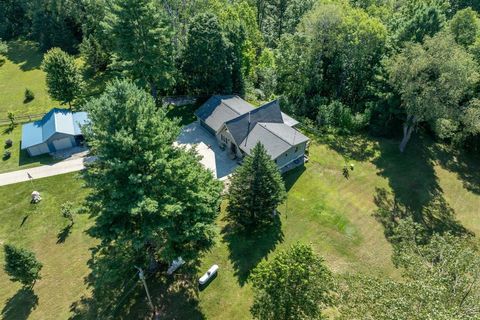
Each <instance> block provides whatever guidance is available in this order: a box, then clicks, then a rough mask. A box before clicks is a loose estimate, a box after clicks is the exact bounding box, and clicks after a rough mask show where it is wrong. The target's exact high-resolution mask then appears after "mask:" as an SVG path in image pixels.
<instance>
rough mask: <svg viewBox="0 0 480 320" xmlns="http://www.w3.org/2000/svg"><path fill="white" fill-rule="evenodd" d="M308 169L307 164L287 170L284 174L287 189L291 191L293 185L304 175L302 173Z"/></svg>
mask: <svg viewBox="0 0 480 320" xmlns="http://www.w3.org/2000/svg"><path fill="white" fill-rule="evenodd" d="M305 170H307V168H305V165H303V166H300V167H296V168H294V169H292V170H290V171H287V172H285V173H284V174H283V181H285V189H286V190H287V192H288V191H290V189H292V187H293V186H294V185H295V183H296V182H297V180H298V179H300V177H301V176H302V174H303V173H304V172H305Z"/></svg>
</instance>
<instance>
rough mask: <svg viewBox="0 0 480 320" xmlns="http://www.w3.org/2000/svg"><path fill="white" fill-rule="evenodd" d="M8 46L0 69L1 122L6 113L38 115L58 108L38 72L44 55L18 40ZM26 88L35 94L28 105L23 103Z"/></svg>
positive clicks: (43, 74) (33, 46)
mask: <svg viewBox="0 0 480 320" xmlns="http://www.w3.org/2000/svg"><path fill="white" fill-rule="evenodd" d="M8 45H9V51H8V53H7V56H6V58H7V59H6V61H5V64H4V65H3V66H1V67H0V119H6V118H7V114H8V112H13V113H14V114H15V115H17V116H20V115H25V114H39V113H45V112H48V111H49V110H50V109H51V108H53V107H56V106H58V105H59V104H58V102H55V101H54V100H52V99H51V98H50V97H49V95H48V93H47V89H46V84H45V73H44V72H43V71H42V70H40V65H41V63H42V59H43V54H42V53H41V52H40V51H39V50H38V49H37V47H36V46H35V44H33V43H31V42H26V41H20V40H19V41H11V42H9V43H8ZM26 88H28V89H30V90H32V91H33V93H34V94H35V99H33V100H32V101H30V102H28V103H24V98H25V96H24V94H25V89H26Z"/></svg>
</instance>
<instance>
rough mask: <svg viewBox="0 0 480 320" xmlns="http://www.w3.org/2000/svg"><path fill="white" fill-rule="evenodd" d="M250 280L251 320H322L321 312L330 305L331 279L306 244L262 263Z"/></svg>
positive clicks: (319, 260)
mask: <svg viewBox="0 0 480 320" xmlns="http://www.w3.org/2000/svg"><path fill="white" fill-rule="evenodd" d="M250 277H251V278H250V279H251V283H252V286H253V293H254V301H253V305H252V307H251V312H252V315H253V317H254V318H255V319H260V320H271V319H278V320H294V319H322V318H323V317H322V310H323V309H325V307H327V306H330V305H331V304H332V299H331V296H330V293H331V291H332V290H333V289H334V282H333V276H332V274H331V272H330V271H329V270H328V268H327V267H326V266H325V265H324V262H323V259H322V258H320V257H318V256H317V255H316V254H315V253H314V252H313V250H312V248H311V247H310V246H307V245H302V244H296V245H293V246H291V247H290V248H288V249H287V250H284V251H280V252H278V253H277V254H276V255H275V256H274V257H273V258H272V259H270V260H267V261H262V262H261V263H260V264H259V265H258V266H257V267H256V268H255V269H254V270H253V272H252V275H251V276H250Z"/></svg>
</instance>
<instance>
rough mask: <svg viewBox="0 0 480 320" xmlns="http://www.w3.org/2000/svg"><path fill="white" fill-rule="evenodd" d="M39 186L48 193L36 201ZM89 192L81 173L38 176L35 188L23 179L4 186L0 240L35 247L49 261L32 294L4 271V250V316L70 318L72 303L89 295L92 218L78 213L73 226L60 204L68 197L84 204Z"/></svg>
mask: <svg viewBox="0 0 480 320" xmlns="http://www.w3.org/2000/svg"><path fill="white" fill-rule="evenodd" d="M33 189H35V190H38V191H39V192H40V193H41V196H42V197H43V200H42V201H41V202H40V203H39V204H31V203H30V194H31V192H32V190H33ZM86 192H87V191H86V190H85V189H83V188H82V187H81V181H79V180H77V179H76V175H75V174H67V175H61V176H56V177H50V178H45V179H40V180H35V181H34V186H32V185H31V184H30V183H20V184H15V185H9V186H4V187H0V203H1V204H2V206H1V207H0V219H1V221H2V223H0V243H2V244H3V243H11V244H14V245H18V246H21V247H24V248H28V249H30V250H33V251H34V252H35V253H36V255H37V258H38V260H40V261H41V262H42V263H43V269H42V271H41V276H42V279H41V280H39V281H38V282H37V283H36V284H35V286H34V294H33V295H32V294H27V293H25V292H24V291H22V290H21V285H19V284H18V283H13V282H10V281H9V279H8V276H7V275H6V274H5V273H4V272H3V266H4V252H3V248H2V250H1V252H0V269H1V270H0V283H1V285H0V313H1V316H2V319H27V318H29V319H68V317H69V313H70V305H71V304H72V303H73V302H75V301H78V300H79V299H80V297H81V296H82V295H83V294H85V292H86V287H85V284H84V277H85V276H86V275H87V274H88V273H89V269H88V267H87V264H86V262H87V260H88V259H89V257H90V252H89V248H90V247H92V246H93V245H94V244H95V241H94V240H93V239H92V238H90V237H88V236H87V235H86V234H85V233H84V231H85V230H86V229H87V228H88V227H89V226H90V225H91V224H92V221H90V220H89V219H88V217H87V216H85V215H78V216H76V217H75V224H74V225H73V227H72V228H71V229H70V230H69V229H68V228H67V227H68V224H69V223H68V222H67V221H66V219H64V218H63V217H62V216H61V214H60V205H61V204H62V203H64V202H65V201H73V202H74V203H78V202H80V201H82V199H83V198H84V196H85V194H86ZM62 232H63V234H62ZM62 240H63V242H62Z"/></svg>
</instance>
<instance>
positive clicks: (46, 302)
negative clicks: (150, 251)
mask: <svg viewBox="0 0 480 320" xmlns="http://www.w3.org/2000/svg"><path fill="white" fill-rule="evenodd" d="M397 150H398V149H397V141H391V140H374V139H369V138H364V137H355V138H339V137H323V138H322V139H321V140H319V141H313V142H312V145H311V147H310V162H309V163H308V164H307V165H306V167H305V168H304V169H297V170H295V171H292V172H290V173H288V174H287V175H286V177H285V179H286V183H287V188H288V201H287V202H286V203H285V204H284V205H282V206H281V208H280V211H281V212H282V215H281V224H278V225H277V227H276V228H273V229H272V230H271V231H270V232H268V233H264V234H262V235H261V236H257V237H255V238H251V237H245V236H242V235H236V234H233V233H231V232H230V230H229V228H228V226H226V223H225V221H224V220H223V219H222V218H223V212H224V210H222V216H221V217H219V220H218V230H219V237H218V241H217V244H216V245H215V247H214V248H212V250H211V251H210V252H208V253H207V254H206V255H205V257H203V259H202V263H201V266H200V267H199V269H198V275H200V274H202V273H203V272H204V271H205V270H206V269H207V268H208V267H209V266H211V265H212V264H213V263H217V264H219V265H220V272H219V275H218V277H217V278H216V279H215V280H214V281H213V282H212V283H211V284H210V285H209V286H208V287H207V288H205V289H204V290H203V291H200V292H198V293H195V292H194V299H191V298H190V297H191V296H190V294H187V290H186V289H184V288H183V287H182V286H180V285H179V282H180V278H181V276H180V274H179V275H177V277H179V278H177V279H178V281H176V282H173V283H170V284H169V285H168V286H167V287H165V286H164V285H161V286H160V285H158V283H156V282H155V280H154V279H150V280H149V281H150V283H149V285H150V286H151V291H152V296H153V298H154V299H155V300H156V302H157V304H158V305H161V306H163V308H162V310H163V318H164V319H249V318H250V313H249V308H250V305H251V302H252V292H251V286H250V284H249V282H248V275H249V273H250V271H251V270H252V268H253V267H255V266H256V265H257V264H258V263H259V262H260V261H261V260H262V259H268V258H269V257H270V256H271V255H272V254H275V252H276V251H277V250H279V249H282V248H285V247H286V246H288V245H290V244H293V243H295V242H297V241H303V242H306V243H311V244H312V246H313V247H314V249H315V251H316V252H317V253H319V254H320V255H322V256H323V257H324V258H325V260H326V263H327V264H328V266H329V267H330V268H331V269H332V270H333V271H334V272H336V273H345V272H352V273H357V272H362V273H368V274H373V275H377V276H390V277H398V275H399V272H398V271H397V270H396V269H394V267H393V265H392V263H391V261H390V256H391V246H390V244H389V243H388V242H387V241H386V240H385V237H384V235H383V227H382V225H381V224H380V223H379V222H378V221H376V220H375V218H374V217H373V216H372V213H373V212H374V211H375V210H376V208H377V206H376V204H375V202H374V197H375V195H376V193H377V188H385V189H387V190H389V191H391V192H393V193H394V194H395V195H396V196H397V199H398V201H401V202H402V203H403V204H404V205H405V206H408V207H409V208H412V210H414V211H421V208H422V207H424V206H426V205H427V204H428V203H429V202H430V201H431V199H432V198H433V197H442V198H444V199H445V201H446V202H447V203H448V204H449V206H450V207H451V208H452V209H453V211H454V217H453V218H454V219H455V220H456V221H457V222H458V223H461V224H462V225H464V226H465V227H466V228H467V229H468V230H470V231H473V232H475V233H477V234H478V233H479V232H480V219H478V217H479V208H480V192H479V191H478V185H479V184H478V182H479V181H480V177H479V176H478V174H477V173H475V172H478V167H477V166H478V164H479V163H480V162H477V159H476V158H474V157H473V158H472V157H467V156H464V155H463V156H460V155H451V154H449V153H448V152H446V151H445V149H442V148H440V147H439V146H438V145H435V144H433V143H431V142H430V141H428V140H425V139H423V140H422V139H418V138H416V139H414V141H412V144H411V145H410V146H409V149H408V150H407V153H406V154H405V155H400V154H399V153H398V151H397ZM422 150H425V151H424V152H422ZM346 163H348V164H350V163H353V164H354V167H355V169H354V170H353V171H351V174H350V177H349V179H348V180H347V179H345V177H343V175H342V168H343V166H344V165H345V164H346ZM468 168H470V169H469V170H467V169H468ZM472 168H473V172H474V173H471V174H467V173H468V172H471V170H472ZM35 183H36V186H35V187H36V189H39V190H40V192H41V193H42V194H43V195H44V197H45V200H44V202H42V203H41V204H40V205H39V206H38V207H35V206H32V205H30V204H29V203H28V200H29V199H28V196H29V193H30V191H31V186H30V185H29V184H28V183H22V184H17V185H13V186H8V187H3V188H0V201H1V203H5V205H4V207H3V209H0V216H1V217H2V224H1V225H0V240H1V241H3V242H13V243H17V244H20V245H22V246H25V247H28V248H30V249H33V250H34V251H35V252H36V253H37V255H38V256H39V258H40V260H41V261H42V262H43V263H44V264H45V267H44V272H43V276H44V279H42V280H41V281H40V282H39V283H38V284H37V285H36V286H35V295H36V296H37V298H38V305H37V306H36V308H35V309H33V307H31V306H32V305H33V304H35V302H34V301H35V299H34V297H31V296H25V293H24V292H21V291H19V286H18V285H16V284H12V283H10V282H9V281H8V280H7V279H6V276H5V275H4V274H3V273H2V272H1V271H0V282H1V283H2V284H3V283H6V286H1V287H0V310H4V311H3V316H4V318H7V319H19V318H20V319H22V318H23V319H25V318H27V317H26V316H24V315H25V314H28V310H30V309H32V310H31V311H29V312H31V314H30V318H32V319H53V318H62V319H63V318H67V317H68V314H69V308H70V305H71V304H72V303H73V302H75V301H78V300H79V299H80V297H81V296H82V294H85V293H87V291H86V288H85V286H84V284H83V277H84V276H85V275H86V274H88V267H87V266H86V261H87V260H88V257H89V254H90V252H89V250H88V248H89V247H91V246H92V245H93V244H94V240H92V239H91V238H89V237H88V236H87V235H86V234H85V233H84V232H83V231H84V230H85V229H86V228H88V226H89V225H90V224H91V221H88V219H87V217H84V216H82V217H80V218H79V219H78V220H77V223H76V224H75V226H74V228H73V230H72V233H71V234H70V235H69V236H68V238H67V239H66V241H65V243H63V244H57V243H56V242H57V237H58V234H59V233H60V232H61V231H62V230H63V228H64V227H65V226H66V221H64V219H63V218H62V217H61V216H60V214H59V210H58V206H59V205H60V204H61V203H62V202H63V201H65V200H67V199H70V198H72V197H73V198H74V199H76V201H80V200H81V199H83V197H84V195H85V192H86V191H85V190H83V189H82V188H81V187H80V185H81V181H78V180H75V179H74V175H66V176H58V177H52V178H47V179H42V180H37V181H36V182H35ZM224 205H225V203H224ZM34 208H37V209H36V210H34ZM24 217H27V218H26V220H25V222H24V223H23V226H22V221H23V219H24ZM440 218H443V217H440ZM447 218H451V217H447ZM0 259H3V258H2V256H0ZM0 261H2V260H0ZM0 264H1V262H0ZM190 280H191V282H190V283H192V286H193V287H195V279H194V278H193V279H190ZM191 288H192V287H190V289H191ZM191 291H192V290H191ZM193 291H194V290H193ZM190 293H191V292H190ZM131 297H132V298H135V299H136V303H134V302H132V301H130V302H129V303H131V304H129V306H130V307H128V310H126V311H125V312H123V313H121V315H118V318H125V319H138V318H144V317H146V316H145V310H148V307H147V304H146V301H145V296H144V293H143V289H142V287H141V286H140V285H138V286H137V287H136V290H134V291H133V292H132V295H131ZM32 301H33V303H32Z"/></svg>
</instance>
